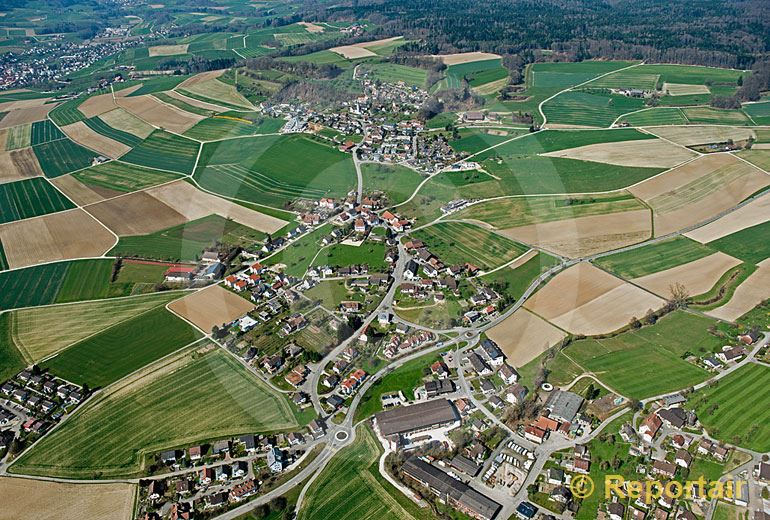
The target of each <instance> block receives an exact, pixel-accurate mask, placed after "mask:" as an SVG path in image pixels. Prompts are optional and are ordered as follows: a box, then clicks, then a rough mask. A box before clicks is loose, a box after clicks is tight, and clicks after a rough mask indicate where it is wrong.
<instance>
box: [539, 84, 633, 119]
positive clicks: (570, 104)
mask: <svg viewBox="0 0 770 520" xmlns="http://www.w3.org/2000/svg"><path fill="white" fill-rule="evenodd" d="M640 108H644V100H642V99H639V98H631V97H626V96H622V95H610V94H600V93H595V92H584V91H569V92H564V93H563V94H559V95H558V96H556V97H555V98H553V99H551V100H550V101H547V102H546V103H545V104H544V105H543V112H544V113H545V116H546V117H547V118H548V122H549V123H561V124H571V125H584V126H600V127H608V126H610V125H611V124H612V123H613V122H614V121H615V119H617V118H618V116H620V115H622V114H625V113H627V112H633V111H634V110H639V109H640Z"/></svg>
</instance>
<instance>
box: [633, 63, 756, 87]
mask: <svg viewBox="0 0 770 520" xmlns="http://www.w3.org/2000/svg"><path fill="white" fill-rule="evenodd" d="M627 72H629V73H633V74H655V75H659V76H660V82H661V83H663V82H666V83H682V84H686V85H705V84H707V83H719V84H732V85H736V82H737V81H738V78H739V77H740V76H742V75H743V74H744V73H743V72H742V71H739V70H733V69H719V68H715V67H699V66H693V65H640V66H639V67H634V68H633V69H630V70H629V71H627Z"/></svg>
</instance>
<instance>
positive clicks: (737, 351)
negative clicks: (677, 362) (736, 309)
mask: <svg viewBox="0 0 770 520" xmlns="http://www.w3.org/2000/svg"><path fill="white" fill-rule="evenodd" d="M741 337H745V338H747V339H749V340H751V343H753V342H754V341H756V340H757V339H758V336H757V337H756V338H754V339H753V340H752V339H751V338H752V336H751V335H749V334H746V335H744V336H741ZM751 343H748V345H751ZM746 354H748V350H746V347H745V346H743V345H738V346H732V345H725V346H724V347H722V350H720V351H719V352H717V353H715V354H710V355H707V356H705V357H703V358H702V359H701V363H703V365H704V366H705V367H706V368H707V369H709V370H711V371H717V370H720V369H722V368H724V367H726V366H730V365H731V364H733V363H737V362H738V361H740V360H741V359H743V357H744V356H746Z"/></svg>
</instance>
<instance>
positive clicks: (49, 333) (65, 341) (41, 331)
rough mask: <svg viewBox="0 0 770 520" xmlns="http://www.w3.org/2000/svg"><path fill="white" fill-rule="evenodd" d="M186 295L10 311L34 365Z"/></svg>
mask: <svg viewBox="0 0 770 520" xmlns="http://www.w3.org/2000/svg"><path fill="white" fill-rule="evenodd" d="M124 268H125V267H124ZM183 294H184V293H180V292H162V293H159V294H148V295H143V296H132V297H130V298H121V299H116V300H105V301H94V302H83V303H75V304H71V305H57V306H54V307H46V308H37V309H35V308H32V309H21V310H18V311H13V312H12V313H10V319H11V337H12V339H13V343H14V345H15V346H16V348H18V349H19V352H21V354H22V356H24V360H25V361H26V362H27V364H30V365H31V364H33V363H37V362H39V361H41V360H43V359H45V358H47V357H48V356H51V355H53V354H56V353H57V352H59V351H61V350H62V349H64V348H66V347H69V346H70V345H73V344H75V343H77V342H79V341H82V340H84V339H86V338H88V337H90V336H92V335H94V334H97V333H99V332H101V331H103V330H106V329H109V328H110V327H113V326H115V325H118V324H119V323H122V322H124V321H126V320H129V319H132V318H134V317H136V316H138V315H140V314H142V313H145V312H147V311H149V310H151V309H154V308H156V307H160V306H162V305H165V304H166V303H168V302H170V301H173V300H174V299H177V298H180V297H181V296H183Z"/></svg>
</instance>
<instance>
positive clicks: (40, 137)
mask: <svg viewBox="0 0 770 520" xmlns="http://www.w3.org/2000/svg"><path fill="white" fill-rule="evenodd" d="M65 137H66V136H65V135H64V133H63V132H62V131H61V130H59V129H58V128H57V127H56V125H55V124H53V123H52V122H51V121H50V120H48V119H45V120H43V121H36V122H34V123H32V133H31V134H30V144H31V145H32V146H35V145H38V144H45V143H49V142H51V141H56V140H59V139H64V138H65Z"/></svg>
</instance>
